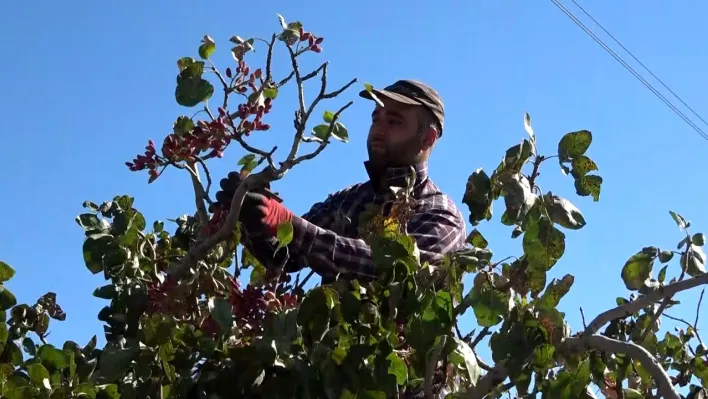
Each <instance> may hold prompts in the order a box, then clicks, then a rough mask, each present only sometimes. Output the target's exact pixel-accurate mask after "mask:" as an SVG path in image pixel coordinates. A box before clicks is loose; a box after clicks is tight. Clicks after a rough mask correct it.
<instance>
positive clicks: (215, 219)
mask: <svg viewBox="0 0 708 399" xmlns="http://www.w3.org/2000/svg"><path fill="white" fill-rule="evenodd" d="M228 214H229V211H228V209H224V208H222V207H221V206H214V213H213V214H212V215H211V219H209V222H207V224H206V225H204V226H203V227H202V234H204V235H205V236H207V237H208V236H211V235H212V234H215V233H216V232H217V231H219V229H220V228H221V224H222V223H224V221H225V220H226V216H228Z"/></svg>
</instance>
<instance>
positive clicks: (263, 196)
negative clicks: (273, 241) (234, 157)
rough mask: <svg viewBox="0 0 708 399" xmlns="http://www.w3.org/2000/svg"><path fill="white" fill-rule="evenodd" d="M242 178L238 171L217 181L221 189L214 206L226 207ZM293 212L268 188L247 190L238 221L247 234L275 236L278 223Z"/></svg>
mask: <svg viewBox="0 0 708 399" xmlns="http://www.w3.org/2000/svg"><path fill="white" fill-rule="evenodd" d="M242 180H243V178H242V177H241V175H240V174H239V173H238V172H231V173H229V175H228V177H227V178H226V179H221V182H220V183H219V184H220V186H221V188H222V190H220V191H218V192H217V193H216V204H215V205H216V206H220V207H222V208H225V209H228V208H229V207H230V206H231V200H232V198H233V196H234V193H235V192H236V189H237V188H238V186H239V185H240V184H241V181H242ZM292 217H293V213H292V212H291V211H290V210H289V209H287V208H286V207H285V206H283V205H282V204H281V203H280V201H279V200H278V199H276V198H275V196H274V195H272V194H271V193H270V190H268V189H267V188H266V189H256V190H254V191H249V192H248V193H246V196H245V197H244V199H243V204H242V205H241V212H240V214H239V221H240V222H241V223H242V224H243V225H244V227H246V230H248V232H249V234H254V235H267V236H275V235H276V234H277V231H278V225H279V224H280V223H283V222H286V221H290V220H292Z"/></svg>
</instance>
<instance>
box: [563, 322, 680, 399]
mask: <svg viewBox="0 0 708 399" xmlns="http://www.w3.org/2000/svg"><path fill="white" fill-rule="evenodd" d="M559 349H561V350H563V351H569V352H574V351H581V352H584V351H587V350H588V349H596V350H599V351H603V352H607V353H614V354H616V353H624V354H626V355H627V356H629V357H630V358H632V359H636V360H638V361H639V362H640V363H641V364H642V366H644V367H645V368H646V369H647V371H648V372H649V373H650V374H651V375H652V377H654V380H655V381H656V383H657V385H658V387H659V393H660V394H661V396H662V397H664V398H665V399H679V398H680V397H679V395H678V393H677V392H676V391H675V390H674V388H673V386H672V384H671V378H669V375H668V374H667V373H666V370H664V368H663V367H661V364H659V362H658V361H657V360H656V358H654V356H652V355H651V353H649V351H647V350H646V349H644V348H642V347H641V346H639V345H637V344H635V343H632V342H623V341H619V340H616V339H612V338H609V337H605V336H603V335H583V336H580V337H571V338H566V339H565V340H563V341H562V342H561V344H560V345H559Z"/></svg>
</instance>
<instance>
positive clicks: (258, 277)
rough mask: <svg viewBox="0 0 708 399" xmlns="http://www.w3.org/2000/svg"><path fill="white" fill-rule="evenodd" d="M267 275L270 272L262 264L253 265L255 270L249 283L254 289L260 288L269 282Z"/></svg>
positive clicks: (252, 271)
mask: <svg viewBox="0 0 708 399" xmlns="http://www.w3.org/2000/svg"><path fill="white" fill-rule="evenodd" d="M267 274H268V271H267V270H266V268H265V266H263V265H261V264H260V263H258V264H255V265H253V270H251V278H250V279H249V283H250V284H251V285H252V286H254V287H260V286H262V285H263V284H265V283H266V282H267V281H266V275H267Z"/></svg>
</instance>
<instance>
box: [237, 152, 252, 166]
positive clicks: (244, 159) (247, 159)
mask: <svg viewBox="0 0 708 399" xmlns="http://www.w3.org/2000/svg"><path fill="white" fill-rule="evenodd" d="M255 160H256V154H246V155H244V156H243V157H241V159H239V160H238V163H237V165H248V164H249V163H250V162H253V161H255Z"/></svg>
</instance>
